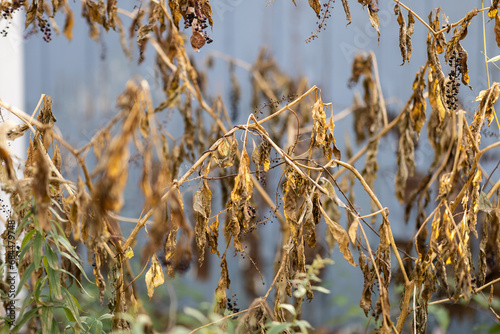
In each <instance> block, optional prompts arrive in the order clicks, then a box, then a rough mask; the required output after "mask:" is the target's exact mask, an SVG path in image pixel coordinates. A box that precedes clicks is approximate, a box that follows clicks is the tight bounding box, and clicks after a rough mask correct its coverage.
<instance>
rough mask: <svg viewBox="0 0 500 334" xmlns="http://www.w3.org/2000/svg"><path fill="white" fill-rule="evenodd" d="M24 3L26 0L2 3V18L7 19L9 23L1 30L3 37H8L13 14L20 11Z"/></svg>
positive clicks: (0, 33)
mask: <svg viewBox="0 0 500 334" xmlns="http://www.w3.org/2000/svg"><path fill="white" fill-rule="evenodd" d="M23 5H24V0H15V1H13V2H12V3H10V4H9V3H6V4H2V6H1V7H2V8H1V9H2V11H1V15H2V16H1V18H2V19H4V20H7V25H6V26H5V28H3V29H2V30H1V31H0V35H1V36H2V37H7V35H8V33H9V27H10V25H11V24H12V17H13V14H14V13H15V12H16V11H18V10H19V9H20V8H21V7H22V6H23Z"/></svg>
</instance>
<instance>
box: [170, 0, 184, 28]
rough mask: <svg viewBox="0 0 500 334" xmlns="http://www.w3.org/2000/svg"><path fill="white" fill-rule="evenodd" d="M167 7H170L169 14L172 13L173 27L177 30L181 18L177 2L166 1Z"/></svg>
mask: <svg viewBox="0 0 500 334" xmlns="http://www.w3.org/2000/svg"><path fill="white" fill-rule="evenodd" d="M168 6H169V7H170V12H171V13H172V19H173V23H174V25H175V27H176V28H177V29H179V21H180V20H181V18H182V13H181V9H180V5H179V1H178V0H168Z"/></svg>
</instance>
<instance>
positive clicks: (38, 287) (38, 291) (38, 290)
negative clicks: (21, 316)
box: [33, 276, 49, 302]
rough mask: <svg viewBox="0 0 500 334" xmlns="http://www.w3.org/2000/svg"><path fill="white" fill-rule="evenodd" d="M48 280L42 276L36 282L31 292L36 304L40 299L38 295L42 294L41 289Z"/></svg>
mask: <svg viewBox="0 0 500 334" xmlns="http://www.w3.org/2000/svg"><path fill="white" fill-rule="evenodd" d="M48 279H49V278H48V276H42V277H40V278H39V279H38V280H37V281H36V285H35V289H34V290H33V296H34V297H35V300H36V301H37V302H38V300H39V299H40V294H41V293H42V289H43V288H44V287H45V283H46V282H47V280H48Z"/></svg>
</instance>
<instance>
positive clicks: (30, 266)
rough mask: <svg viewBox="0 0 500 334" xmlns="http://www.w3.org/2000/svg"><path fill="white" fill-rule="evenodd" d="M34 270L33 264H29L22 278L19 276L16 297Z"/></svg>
mask: <svg viewBox="0 0 500 334" xmlns="http://www.w3.org/2000/svg"><path fill="white" fill-rule="evenodd" d="M34 270H35V264H34V263H33V262H31V263H30V264H29V266H28V267H27V268H26V269H24V273H23V276H21V279H20V280H19V286H18V288H17V292H16V296H17V295H18V294H19V292H21V289H22V288H23V287H24V284H25V283H26V282H27V281H28V279H29V278H30V276H31V274H32V273H33V271H34Z"/></svg>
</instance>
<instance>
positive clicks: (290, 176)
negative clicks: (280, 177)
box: [283, 168, 299, 243]
mask: <svg viewBox="0 0 500 334" xmlns="http://www.w3.org/2000/svg"><path fill="white" fill-rule="evenodd" d="M285 176H286V181H285V184H284V186H283V188H284V193H285V194H284V196H283V204H284V214H285V218H286V222H287V224H288V227H289V228H290V231H291V233H292V237H293V239H294V241H295V242H297V243H298V241H299V240H298V234H299V225H298V219H297V201H298V195H297V193H296V191H295V190H294V189H297V187H296V182H295V177H296V176H297V175H296V174H295V171H294V170H292V169H291V168H287V169H286V170H285ZM297 190H298V189H297Z"/></svg>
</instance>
